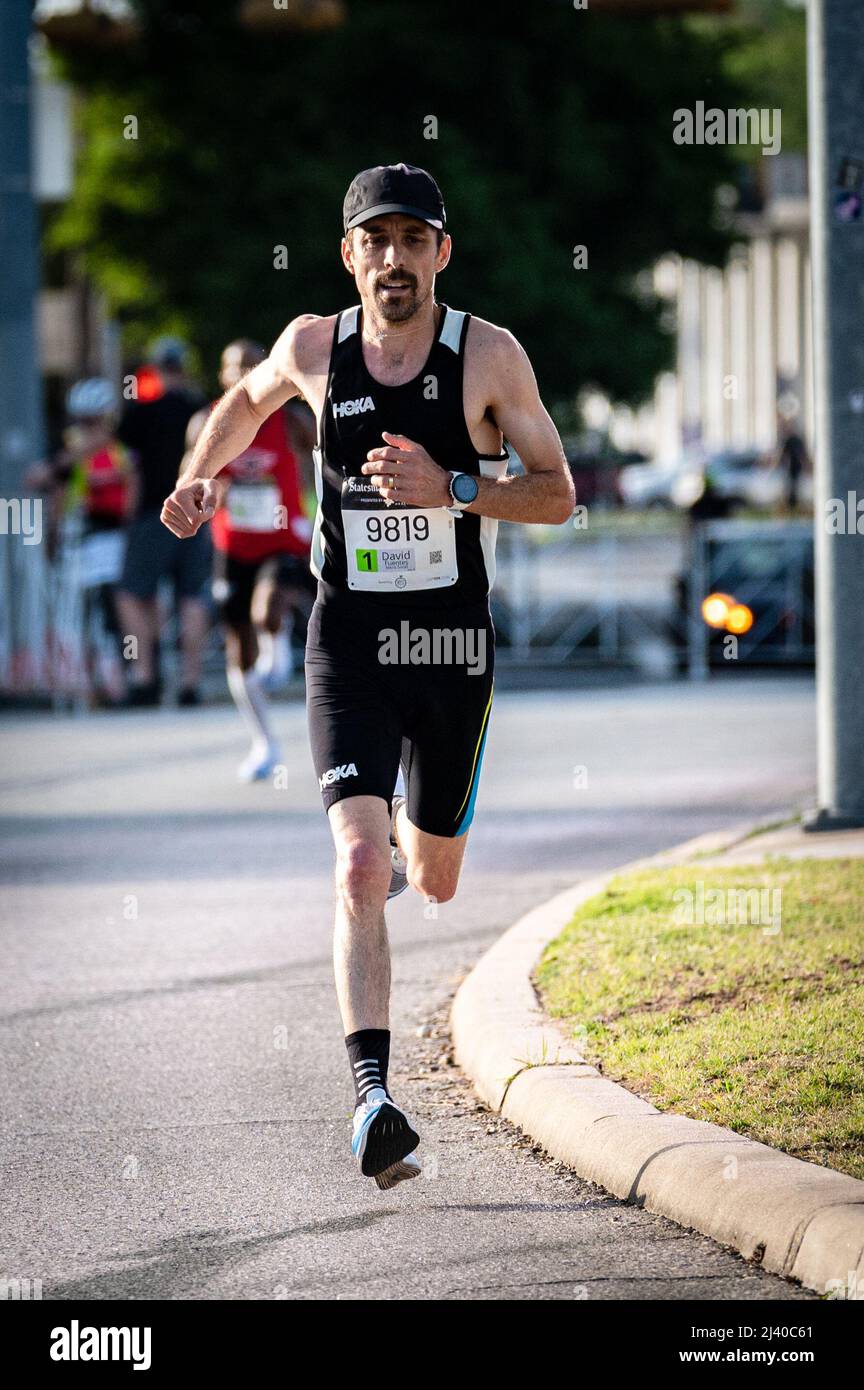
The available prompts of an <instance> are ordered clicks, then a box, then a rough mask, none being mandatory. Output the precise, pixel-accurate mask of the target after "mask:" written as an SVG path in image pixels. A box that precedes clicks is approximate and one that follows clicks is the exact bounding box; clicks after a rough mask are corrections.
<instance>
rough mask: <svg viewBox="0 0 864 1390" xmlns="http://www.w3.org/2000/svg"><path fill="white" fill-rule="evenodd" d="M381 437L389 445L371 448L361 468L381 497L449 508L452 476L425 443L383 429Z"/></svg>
mask: <svg viewBox="0 0 864 1390" xmlns="http://www.w3.org/2000/svg"><path fill="white" fill-rule="evenodd" d="M381 437H382V439H386V440H387V444H386V446H385V447H383V448H380V449H370V450H369V453H368V454H367V455H366V458H367V462H366V463H364V464H363V467H362V468H361V470H360V472H361V473H363V474H364V476H365V477H367V478H369V479H370V481H371V482H372V483H373V485H374V486H375V487H377V489H378V491H379V492H380V493H381V496H382V497H385V498H386V499H387V501H388V502H390V501H393V500H395V501H397V502H407V503H408V505H409V506H411V507H449V506H450V505H451V498H450V486H449V483H450V476H449V474H448V473H447V472H446V471H445V470H444V469H443V468H441V467H440V465H439V464H437V463H436V462H435V460H434V459H433V458H430V457H429V455H428V454H427V452H426V450H425V449H424V448H423V445H422V444H416V443H415V442H414V440H413V439H406V437H405V435H404V434H390V433H388V431H387V430H382V431H381ZM391 478H393V481H394V486H393V487H392V488H391V487H390V486H389V483H390V479H391Z"/></svg>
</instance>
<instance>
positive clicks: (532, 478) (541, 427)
mask: <svg viewBox="0 0 864 1390" xmlns="http://www.w3.org/2000/svg"><path fill="white" fill-rule="evenodd" d="M484 330H485V331H484V336H483V339H482V340H481V342H480V343H479V344H478V350H479V359H478V362H477V367H476V369H475V370H476V371H478V372H479V373H481V381H482V383H483V387H482V390H483V398H484V401H483V403H484V406H485V412H486V414H487V415H488V416H489V417H490V418H491V419H492V420H493V421H494V422H495V424H496V425H497V426H498V429H499V430H500V431H501V433H502V435H503V437H504V438H505V439H506V440H507V441H508V442H509V443H510V444H511V445H512V447H513V449H514V450H515V451H516V453H517V454H518V455H519V459H520V461H521V463H522V465H523V467H524V469H525V472H524V474H522V475H517V474H510V475H508V476H505V477H503V478H487V477H484V476H481V477H479V478H478V479H477V482H478V486H479V491H478V494H477V497H476V498H475V499H474V501H473V502H470V503H468V504H467V505H466V506H464V507H463V508H462V510H463V511H466V512H477V513H478V515H480V516H488V517H493V518H495V519H497V520H498V521H523V522H535V523H545V524H546V525H551V526H559V525H561V524H562V523H563V522H565V521H567V519H568V518H569V517H570V515H571V514H572V511H573V504H574V502H575V500H576V499H575V491H574V487H573V479H572V478H571V476H570V469H569V468H568V467H567V460H566V459H565V457H564V450H563V448H562V447H561V440H560V438H559V437H558V431H557V430H556V428H555V426H554V424H553V423H552V420H551V418H550V416H549V413H548V411H547V410H546V408H545V406H544V405H543V402H542V401H541V399H540V395H539V392H538V390H537V382H536V380H535V377H534V372H533V370H532V368H531V363H530V362H529V360H528V356H527V353H526V352H525V350H524V348H522V347H521V346H520V345H519V343H517V341H516V339H515V338H514V337H513V336H512V334H510V333H508V332H506V331H505V330H504V329H500V328H493V326H492V325H491V324H487V325H484ZM383 437H384V439H385V441H386V444H385V445H384V447H382V448H377V449H370V451H369V454H368V461H367V462H366V463H364V464H363V467H362V470H361V471H362V472H363V473H364V474H365V475H366V476H369V477H371V481H372V482H373V484H374V485H375V486H376V487H378V488H379V490H380V492H381V495H382V496H383V497H385V498H387V499H388V500H390V499H395V498H397V497H398V499H399V500H400V501H402V502H407V503H408V505H409V506H418V507H446V506H449V505H450V494H449V490H448V489H449V478H448V474H447V470H446V469H445V468H444V466H443V465H442V464H441V463H440V461H438V460H435V459H432V458H430V456H429V454H428V453H427V452H426V450H425V449H424V448H423V446H422V445H420V444H418V443H416V442H415V441H413V440H410V439H407V438H405V437H404V436H402V435H393V434H388V433H387V431H386V430H385V431H384V432H383ZM390 465H394V466H393V467H392V468H391V467H390ZM391 473H392V475H393V477H394V480H395V482H396V490H395V491H394V490H392V489H391V488H390V487H389V486H388V475H389V474H391Z"/></svg>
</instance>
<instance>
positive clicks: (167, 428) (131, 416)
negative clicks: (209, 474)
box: [118, 338, 211, 705]
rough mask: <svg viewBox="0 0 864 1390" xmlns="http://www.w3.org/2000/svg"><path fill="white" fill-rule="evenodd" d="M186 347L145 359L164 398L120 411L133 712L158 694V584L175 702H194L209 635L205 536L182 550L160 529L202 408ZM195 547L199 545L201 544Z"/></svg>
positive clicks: (124, 600) (168, 341) (162, 349)
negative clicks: (170, 631) (171, 611)
mask: <svg viewBox="0 0 864 1390" xmlns="http://www.w3.org/2000/svg"><path fill="white" fill-rule="evenodd" d="M186 355H187V353H186V347H185V344H183V343H182V342H180V341H179V340H178V339H176V338H162V339H160V340H159V341H158V342H157V343H156V344H155V345H154V348H153V350H152V352H151V353H150V361H151V363H152V365H154V366H155V367H156V368H158V371H159V374H160V376H161V378H162V383H163V386H164V390H163V392H162V394H161V395H160V396H159V397H158V398H157V399H155V400H148V401H142V400H137V401H132V402H130V404H129V405H128V407H127V409H126V410H125V412H124V414H123V416H122V418H121V420H120V427H119V430H118V434H119V438H120V439H121V440H122V442H123V443H124V444H125V445H127V446H128V448H129V449H131V450H132V452H133V455H134V458H135V463H136V468H137V473H138V501H137V508H136V512H135V517H134V520H133V522H132V525H131V527H130V531H129V542H128V546H127V549H126V558H125V563H124V566H123V574H122V578H121V582H120V591H119V593H118V611H119V614H120V621H121V623H122V626H123V631H124V633H125V634H127V635H129V636H131V637H134V638H135V639H136V652H137V655H136V658H135V660H134V662H132V663H131V665H130V667H129V672H130V679H129V695H128V703H129V704H131V705H157V704H158V703H159V700H160V697H161V693H162V679H161V674H160V671H159V669H158V660H157V652H158V643H159V628H160V620H159V607H158V588H159V583H160V580H162V579H166V578H170V579H171V580H172V582H173V585H174V596H175V602H176V606H177V610H178V617H179V624H180V647H181V659H182V669H181V675H180V692H179V696H178V702H179V703H180V704H181V705H194V704H197V703H198V701H199V694H198V682H199V679H200V674H201V657H202V652H203V648H204V643H205V641H206V637H207V630H208V627H209V611H208V607H207V602H206V585H207V581H208V579H209V574H210V553H211V552H210V543H209V538H207V537H206V536H205V535H204V534H203V533H202V534H201V535H200V536H196V537H195V542H196V543H195V544H194V545H192V546H187V545H183V544H182V543H181V542H180V541H179V540H178V539H177V538H176V537H175V536H172V535H171V534H170V532H168V531H166V529H165V527H164V526H162V525H161V523H160V521H159V513H160V510H161V507H162V499H163V497H164V495H165V491H166V488H168V489H169V490H170V489H171V488H173V486H174V483H175V482H176V479H177V475H178V473H179V471H180V465H181V463H182V461H183V454H184V452H185V448H186V429H187V426H188V424H189V421H190V419H191V418H192V416H193V415H194V414H195V412H196V411H197V410H200V409H201V407H202V405H203V404H204V397H203V395H202V394H201V392H200V391H198V390H196V389H193V388H192V387H191V386H190V384H189V381H188V379H187V376H186V365H185V364H186ZM199 542H200V543H199Z"/></svg>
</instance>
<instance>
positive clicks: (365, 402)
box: [333, 396, 375, 420]
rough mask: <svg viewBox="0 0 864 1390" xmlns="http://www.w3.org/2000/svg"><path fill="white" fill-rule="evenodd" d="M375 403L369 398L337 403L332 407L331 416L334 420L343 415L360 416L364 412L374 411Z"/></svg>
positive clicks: (364, 397)
mask: <svg viewBox="0 0 864 1390" xmlns="http://www.w3.org/2000/svg"><path fill="white" fill-rule="evenodd" d="M374 409H375V402H374V401H373V399H372V397H371V396H363V397H361V399H360V400H357V401H338V402H337V403H335V404H334V406H333V414H334V416H335V417H336V419H337V420H338V419H340V418H341V417H342V416H343V415H362V414H363V413H364V411H366V410H374Z"/></svg>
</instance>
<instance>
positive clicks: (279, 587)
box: [186, 338, 316, 782]
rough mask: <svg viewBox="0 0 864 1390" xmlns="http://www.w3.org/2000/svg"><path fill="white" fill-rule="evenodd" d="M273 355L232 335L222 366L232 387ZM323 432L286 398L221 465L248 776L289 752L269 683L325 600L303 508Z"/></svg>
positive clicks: (282, 677)
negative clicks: (282, 744)
mask: <svg viewBox="0 0 864 1390" xmlns="http://www.w3.org/2000/svg"><path fill="white" fill-rule="evenodd" d="M266 357H267V352H266V350H265V349H264V348H263V347H262V346H261V345H260V344H259V343H255V342H252V341H251V339H249V338H239V339H237V341H236V342H233V343H229V344H228V346H227V347H226V348H225V350H224V352H223V353H222V365H221V370H220V373H219V380H220V383H221V385H222V387H223V390H225V391H230V389H231V387H232V386H236V384H237V382H238V381H240V380H241V378H242V377H244V376H245V375H246V373H247V372H248V371H250V370H251V369H252V368H253V367H255V366H257V365H258V363H259V362H263V361H264V360H265V359H266ZM214 404H215V402H214ZM301 412H302V413H301ZM209 413H210V411H209V409H208V410H202V411H199V412H198V414H197V415H194V416H193V417H192V419H191V420H190V422H189V428H188V430H187V433H186V442H187V446H188V448H189V449H193V448H194V447H195V444H196V442H197V440H198V436H199V435H200V434H201V431H202V430H203V428H204V426H205V424H206V422H207V417H208V415H209ZM314 441H315V422H314V417H313V416H312V413H311V411H309V410H308V408H304V407H301V408H300V410H299V411H298V410H297V409H294V410H292V409H291V408H290V407H289V406H288V405H285V406H282V407H281V408H280V409H279V410H277V411H275V412H274V413H273V414H272V415H270V416H269V417H268V418H267V419H266V420H264V421H263V422H262V424H261V428H260V429H259V430H258V432H257V434H256V435H255V438H254V439H253V440H252V443H251V444H250V445H249V446H248V448H246V449H244V450H243V452H242V453H241V454H238V456H237V458H235V459H234V460H233V462H231V463H229V464H228V466H227V467H226V468H225V469H224V470H223V472H222V473H221V474H220V483H223V482H224V485H223V487H222V496H223V502H222V505H221V506H220V507H219V509H218V511H217V512H216V514H215V516H214V517H213V545H214V549H215V555H214V560H215V564H214V572H213V597H214V599H215V600H216V602H217V604H218V607H219V616H220V618H221V621H222V623H223V624H224V627H225V658H226V664H227V674H228V688H229V690H230V691H231V695H232V697H233V699H234V703H235V704H236V706H237V709H238V710H239V712H240V714H241V716H242V718H243V720H244V722H245V724H246V726H247V728H248V730H249V733H250V735H251V738H252V745H251V748H250V750H249V753H248V755H247V757H246V758H244V760H243V762H242V763H241V764H240V766H239V768H238V769H237V775H238V777H239V778H240V780H241V781H243V782H254V781H259V780H261V779H263V778H265V777H267V776H268V775H269V773H270V772H271V771H272V770H273V768H274V767H275V765H276V764H277V763H278V762H279V760H280V758H281V756H282V755H281V751H280V748H279V744H278V741H277V739H276V736H275V733H274V731H273V726H272V723H271V719H270V713H269V709H268V704H267V697H266V693H265V692H266V690H267V688H268V686H270V687H273V686H276V685H279V684H281V683H284V682H285V681H286V680H287V679H288V678H289V676H290V674H291V670H292V665H293V659H292V653H291V632H292V629H293V625H294V614H295V612H298V613H300V614H301V615H302V616H303V617H304V619H305V618H308V616H309V613H310V612H311V609H312V604H313V602H314V599H315V588H316V586H315V580H314V578H313V577H312V574H311V572H310V569H309V544H310V541H311V537H312V524H311V522H310V521H308V520H307V518H306V517H305V516H304V514H303V506H302V501H301V466H300V460H301V459H303V460H304V461H306V460H308V465H309V466H308V468H307V470H306V471H308V472H309V473H310V476H311V451H312V448H313V447H314Z"/></svg>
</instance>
